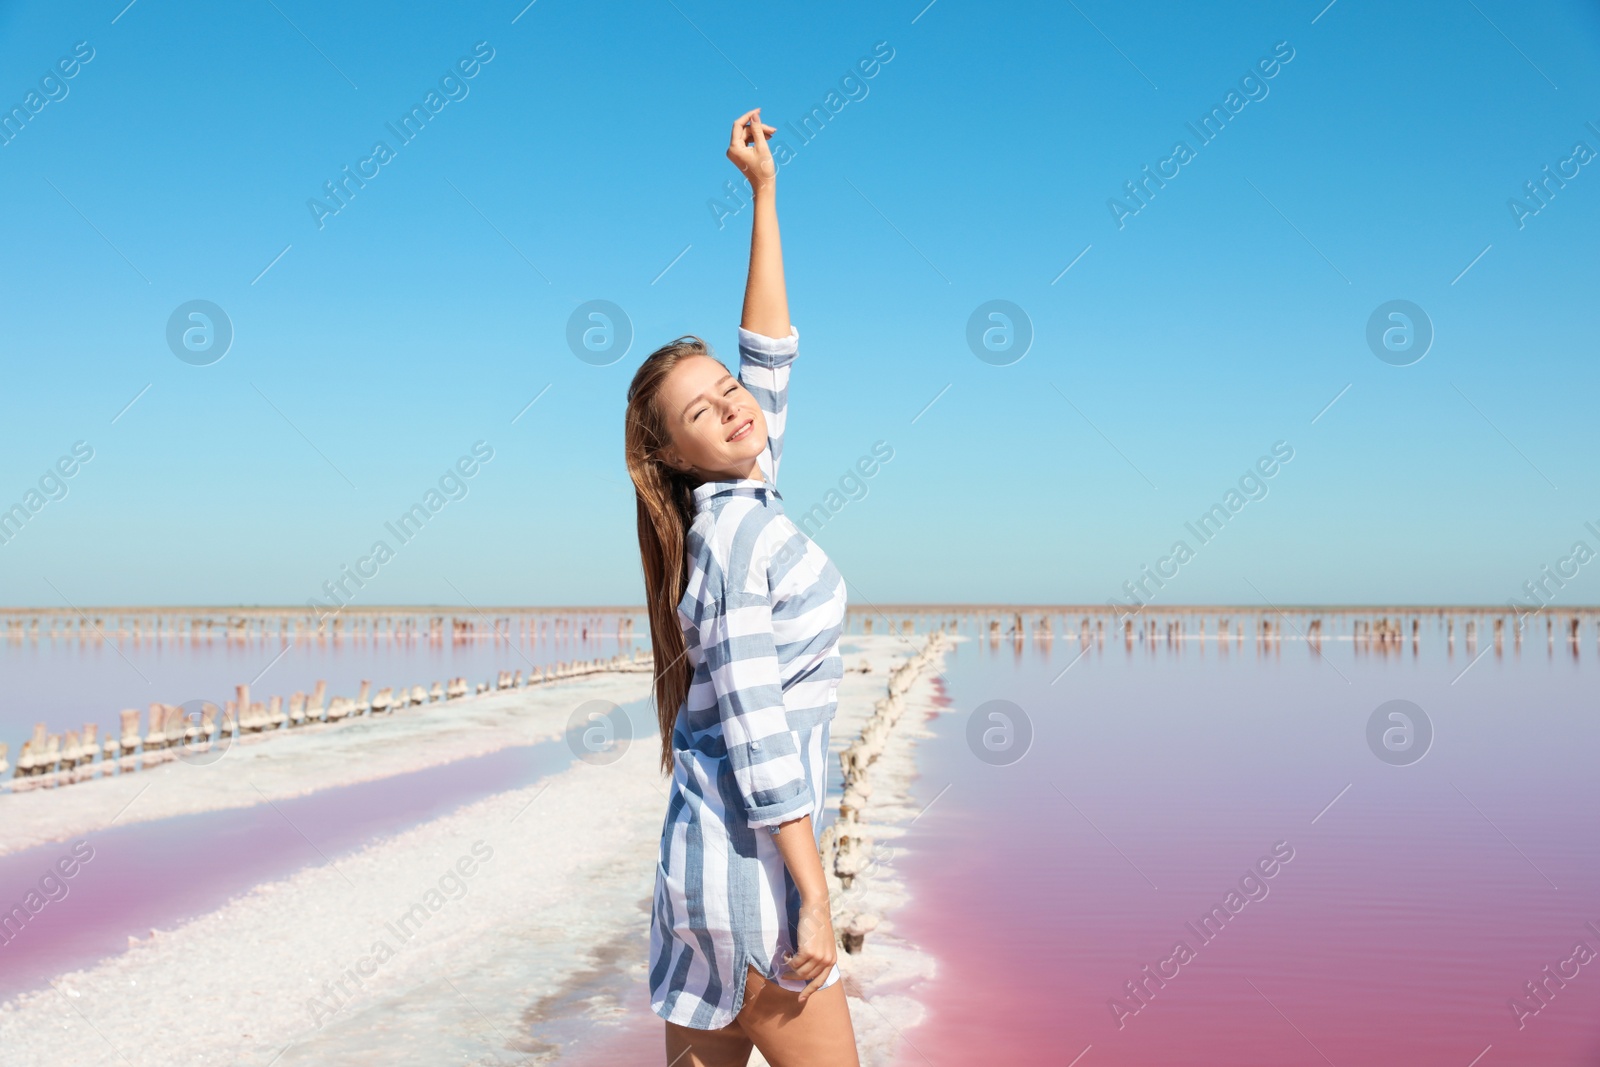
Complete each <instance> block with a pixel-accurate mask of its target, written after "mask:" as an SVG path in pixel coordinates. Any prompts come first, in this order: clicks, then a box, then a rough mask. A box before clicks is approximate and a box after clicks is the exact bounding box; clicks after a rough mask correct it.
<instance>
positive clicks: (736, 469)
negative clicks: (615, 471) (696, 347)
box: [656, 356, 767, 481]
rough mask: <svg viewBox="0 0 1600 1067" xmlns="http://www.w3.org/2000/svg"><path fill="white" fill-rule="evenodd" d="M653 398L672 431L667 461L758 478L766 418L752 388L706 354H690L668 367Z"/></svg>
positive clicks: (714, 474)
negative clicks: (750, 389) (740, 382)
mask: <svg viewBox="0 0 1600 1067" xmlns="http://www.w3.org/2000/svg"><path fill="white" fill-rule="evenodd" d="M656 403H657V404H658V405H660V413H661V416H662V418H663V420H664V421H665V422H666V424H667V430H668V432H669V433H670V434H671V436H672V444H671V447H670V448H668V449H667V450H666V459H667V462H668V463H670V464H671V465H672V466H674V467H676V468H677V469H678V470H681V471H686V472H689V473H693V474H696V475H698V476H699V477H701V478H703V479H705V480H706V481H723V480H728V479H733V478H760V477H761V470H760V468H759V467H758V466H757V465H756V457H757V456H759V455H760V454H761V450H762V449H764V448H766V447H767V420H766V418H765V416H763V415H762V413H761V407H760V405H758V404H757V403H756V398H755V397H753V396H751V395H750V391H749V390H748V389H746V388H745V387H744V386H742V385H740V384H739V380H738V379H737V378H735V377H734V376H733V375H731V374H729V373H728V370H727V368H726V367H724V366H723V365H722V364H721V363H718V362H717V361H716V360H714V359H712V358H710V357H709V356H690V357H689V358H687V359H685V360H683V361H682V362H681V363H679V364H678V365H677V366H675V367H673V368H672V370H671V372H670V373H668V375H667V377H666V380H665V381H663V382H662V383H661V389H660V391H659V392H658V393H657V394H656Z"/></svg>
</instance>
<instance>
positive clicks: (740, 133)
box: [728, 107, 776, 148]
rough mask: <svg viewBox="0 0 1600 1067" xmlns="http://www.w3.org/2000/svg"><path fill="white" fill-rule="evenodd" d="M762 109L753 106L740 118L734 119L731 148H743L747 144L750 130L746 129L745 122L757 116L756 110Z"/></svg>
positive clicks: (730, 141)
mask: <svg viewBox="0 0 1600 1067" xmlns="http://www.w3.org/2000/svg"><path fill="white" fill-rule="evenodd" d="M760 110H761V109H760V108H758V107H753V108H751V109H750V110H749V111H746V112H745V113H744V114H743V115H740V116H739V117H738V118H736V119H734V120H733V136H732V137H731V138H730V140H729V142H728V147H729V148H743V147H744V146H745V144H744V142H745V138H746V137H747V136H748V135H749V133H750V131H749V130H747V129H745V125H744V124H745V123H746V122H748V121H749V120H751V119H753V118H755V117H756V112H758V111H760ZM774 132H776V131H774Z"/></svg>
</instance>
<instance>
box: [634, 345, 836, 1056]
mask: <svg viewBox="0 0 1600 1067" xmlns="http://www.w3.org/2000/svg"><path fill="white" fill-rule="evenodd" d="M799 344H800V331H799V330H798V329H797V328H795V327H794V326H793V325H791V326H790V328H789V336H788V337H786V338H772V337H765V336H762V335H761V334H757V333H752V332H751V331H749V330H746V329H745V328H743V327H740V328H739V380H740V381H741V382H742V383H743V384H744V386H745V388H747V389H748V390H750V392H751V393H752V394H753V395H754V396H755V398H756V402H757V403H758V404H760V405H761V410H762V411H763V412H764V413H765V417H766V421H767V433H768V439H767V447H766V449H764V450H763V451H762V453H761V456H760V457H759V458H758V460H757V463H758V464H759V466H760V468H761V471H762V473H763V474H764V475H765V478H762V479H755V478H741V479H737V480H732V481H720V482H707V483H705V484H704V485H701V486H699V487H698V488H696V489H695V490H694V501H695V509H696V511H695V518H694V523H693V525H692V526H691V527H690V530H689V535H688V538H687V545H686V550H687V552H688V556H689V580H688V584H687V587H686V588H685V590H684V594H683V599H682V600H681V601H680V602H679V604H678V616H679V621H680V622H681V623H682V625H683V629H684V635H685V637H686V640H687V644H688V659H689V662H690V663H692V664H693V666H694V677H693V681H692V682H691V684H690V687H689V695H688V698H687V699H686V700H685V701H684V705H683V707H682V708H680V709H679V711H678V719H677V723H676V724H675V726H674V727H673V733H672V748H673V771H672V783H671V788H670V791H669V801H668V804H667V815H666V821H665V825H664V826H663V828H662V832H661V854H660V860H659V863H658V865H657V868H656V886H655V906H654V910H653V912H652V916H651V922H650V1006H651V1008H652V1009H653V1010H654V1011H655V1013H656V1014H657V1015H659V1016H661V1017H662V1018H664V1019H667V1020H669V1021H671V1022H675V1023H678V1024H680V1025H683V1026H688V1027H693V1028H695V1029H699V1030H715V1029H718V1028H720V1027H723V1026H726V1025H727V1024H728V1023H730V1022H732V1021H733V1019H734V1017H735V1016H737V1015H738V1013H739V1009H740V1008H741V1007H742V1006H743V1005H744V987H745V973H746V972H745V965H746V963H748V964H750V965H752V966H754V967H755V969H756V970H757V971H758V972H759V973H760V974H761V975H763V976H764V977H765V978H766V979H767V980H768V981H771V982H774V983H776V984H777V985H780V986H782V987H783V988H785V989H789V990H794V991H799V990H801V989H804V988H805V986H806V983H805V982H803V981H798V980H796V979H792V978H786V977H780V974H781V972H782V968H783V965H784V964H783V958H784V957H785V956H787V955H789V954H791V953H793V952H794V950H795V942H796V940H797V938H798V927H799V922H800V893H799V891H798V890H797V889H796V888H795V884H794V880H793V879H792V878H791V877H790V876H789V871H788V868H787V867H786V866H785V865H784V862H783V856H782V855H781V854H780V853H779V852H778V850H777V847H776V846H775V845H774V843H773V840H772V834H773V833H774V832H776V830H777V828H778V826H779V825H780V824H782V823H784V822H788V821H790V820H792V819H797V818H800V817H801V816H803V815H807V814H809V815H810V816H811V828H812V832H813V835H814V837H815V838H816V839H817V841H818V843H819V844H820V840H821V833H822V814H823V805H824V803H825V802H826V800H827V778H828V726H829V723H830V722H831V721H832V719H833V715H834V709H835V707H836V706H837V698H838V692H839V680H840V679H841V678H842V677H843V676H844V662H843V659H842V658H841V657H840V655H839V635H840V634H841V632H842V631H843V624H844V616H845V585H844V579H843V577H841V576H840V574H839V572H838V570H837V569H835V568H834V566H833V563H832V562H831V561H830V560H829V559H828V557H827V556H826V555H825V554H824V553H823V551H822V549H820V548H818V547H817V545H816V544H815V543H814V542H812V540H811V539H810V538H808V537H807V536H806V535H805V534H804V533H802V532H801V531H800V529H799V528H798V527H797V526H795V524H794V523H793V522H791V521H790V520H789V518H788V517H787V516H786V515H784V513H783V503H782V498H781V497H779V496H778V492H777V489H776V488H775V486H774V485H773V483H774V482H776V480H777V476H778V461H779V460H780V459H781V458H782V456H783V432H784V420H785V415H786V408H787V406H788V389H789V364H790V363H791V362H792V361H793V360H794V357H795V355H796V354H797V353H798V351H799ZM838 980H839V968H838V965H837V964H835V966H834V968H833V970H832V971H831V972H830V973H829V975H828V978H827V981H826V983H825V985H829V986H831V985H833V984H834V983H835V982H837V981H838Z"/></svg>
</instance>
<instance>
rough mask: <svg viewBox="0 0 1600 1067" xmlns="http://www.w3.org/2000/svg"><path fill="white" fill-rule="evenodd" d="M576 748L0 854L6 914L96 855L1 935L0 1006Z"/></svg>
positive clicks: (525, 775)
mask: <svg viewBox="0 0 1600 1067" xmlns="http://www.w3.org/2000/svg"><path fill="white" fill-rule="evenodd" d="M626 710H627V711H628V713H629V714H630V715H632V717H633V720H634V722H635V724H636V725H642V724H644V723H645V722H646V718H647V716H648V715H649V710H648V708H645V707H644V706H643V705H641V704H634V705H630V706H629V708H628V709H626ZM574 750H575V745H574V744H573V743H571V742H570V740H569V739H566V738H563V739H560V740H555V741H546V742H541V743H539V744H534V745H516V746H513V747H511V748H505V749H501V750H500V751H498V752H491V753H489V754H488V755H484V756H477V757H473V758H471V759H464V760H457V761H455V762H454V763H447V764H442V765H440V766H437V767H428V768H426V769H424V770H419V771H414V772H411V773H409V774H398V775H394V776H393V777H389V778H381V779H377V780H374V781H370V782H360V783H357V784H355V785H348V786H340V787H336V788H332V789H324V790H321V791H320V792H316V793H312V794H309V795H307V796H300V797H289V798H285V799H281V800H278V801H275V802H274V803H273V804H271V805H267V804H259V805H256V806H254V807H249V808H231V809H227V810H224V811H210V812H202V813H199V814H195V815H184V816H178V817H176V818H170V819H160V820H156V821H153V822H142V823H134V824H132V825H128V826H114V827H109V828H107V829H103V830H97V831H95V832H94V833H92V834H87V835H84V836H83V837H80V838H76V839H74V840H73V841H68V842H54V843H51V844H47V845H40V846H38V847H36V848H31V849H26V850H23V851H20V852H14V853H10V854H7V855H4V856H0V907H4V908H5V909H9V908H10V907H11V906H12V905H14V904H16V903H18V902H19V901H21V900H22V899H23V898H24V896H25V895H26V894H27V893H29V892H31V891H39V885H40V880H41V878H43V877H44V876H45V875H47V874H49V873H51V870H52V868H53V867H54V865H55V864H56V862H57V860H59V859H60V858H61V857H63V856H67V855H71V854H72V846H73V844H74V842H84V843H86V844H87V845H88V847H89V849H90V850H92V851H90V852H80V853H78V855H79V856H80V857H81V856H84V855H87V856H89V858H88V860H87V862H84V863H82V864H81V865H80V866H79V867H78V868H77V870H76V872H75V873H74V874H73V875H72V876H71V877H70V878H65V879H57V880H56V883H55V884H58V885H60V886H62V887H63V888H64V889H65V895H60V897H59V899H56V900H52V901H50V903H48V904H46V905H45V906H44V908H43V910H42V911H40V912H39V913H38V915H37V916H35V917H34V918H33V919H32V920H31V921H30V922H29V923H28V924H27V925H26V927H24V928H22V929H21V930H20V931H18V932H16V933H15V934H14V936H9V937H0V1000H5V999H7V998H10V997H12V996H14V995H16V994H18V993H20V992H23V991H25V990H29V989H34V988H38V987H41V986H43V985H45V984H46V983H47V982H48V981H49V979H50V978H51V977H53V976H55V975H58V974H62V973H64V972H66V971H69V970H73V969H76V968H81V967H88V966H90V965H92V964H93V963H95V962H96V961H97V960H100V959H102V958H104V957H106V956H111V955H116V954H118V953H121V952H124V951H126V950H127V947H128V938H129V937H136V938H140V939H143V938H147V937H149V936H150V932H151V930H153V929H160V930H169V929H173V928H176V927H177V926H179V925H181V924H182V923H183V922H185V921H187V920H189V919H192V918H194V917H196V916H199V915H204V914H206V913H208V912H211V911H214V910H215V909H217V908H219V907H221V906H222V905H223V904H225V903H226V902H227V901H228V900H229V899H230V898H231V897H233V896H235V895H238V894H241V893H245V892H248V891H249V890H250V889H251V888H252V887H254V886H256V885H259V884H262V883H264V882H270V881H275V880H278V879H283V878H287V877H289V876H290V875H292V874H294V872H296V871H298V870H300V869H301V868H303V867H307V866H319V865H322V864H326V863H332V864H333V865H334V866H335V868H337V866H338V862H339V858H340V857H341V856H343V855H345V854H346V853H349V852H351V851H354V850H356V849H358V848H360V847H361V846H363V845H365V844H366V843H368V842H369V841H372V840H374V839H377V838H381V837H384V836H387V835H389V834H393V833H398V832H400V831H403V830H405V829H408V828H410V827H412V826H415V825H418V824H419V823H424V822H428V821H430V820H432V819H436V818H440V817H442V816H444V815H447V814H448V813H450V812H451V811H453V810H455V809H456V808H458V807H460V806H461V805H462V804H466V803H469V802H471V801H473V800H477V799H479V798H481V797H485V796H491V795H493V794H495V793H499V792H504V791H506V790H510V789H520V788H523V787H524V786H527V785H529V784H531V783H533V782H535V781H537V780H539V779H541V778H543V777H545V776H546V775H549V774H553V773H556V772H558V771H560V770H563V769H565V768H566V767H567V766H568V765H570V764H571V762H572V760H573V752H574ZM51 891H53V892H55V893H56V894H58V895H59V894H61V893H62V889H60V888H57V889H53V890H51ZM41 895H44V893H43V891H41ZM69 902H70V903H69Z"/></svg>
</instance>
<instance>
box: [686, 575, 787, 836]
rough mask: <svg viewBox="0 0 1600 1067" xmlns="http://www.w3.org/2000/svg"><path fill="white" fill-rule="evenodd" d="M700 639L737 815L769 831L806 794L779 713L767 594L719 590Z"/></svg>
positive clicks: (780, 695) (778, 683) (780, 684)
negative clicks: (739, 803)
mask: <svg viewBox="0 0 1600 1067" xmlns="http://www.w3.org/2000/svg"><path fill="white" fill-rule="evenodd" d="M700 638H701V643H702V647H703V648H704V649H705V656H706V665H707V667H708V668H709V669H710V673H711V684H712V687H713V688H714V689H715V690H716V694H717V714H718V717H719V718H720V719H721V720H722V737H723V741H724V742H725V744H726V746H727V752H728V763H729V766H730V767H732V769H733V776H734V780H735V781H736V782H737V783H738V786H739V795H740V797H742V798H743V801H744V809H745V811H744V814H745V821H746V823H747V824H748V825H749V826H750V827H751V828H765V829H767V830H768V831H769V832H776V831H777V829H778V826H779V824H780V823H784V822H788V821H790V820H792V819H798V818H799V817H800V816H802V815H809V814H811V808H812V803H813V800H814V797H813V796H812V793H811V783H810V781H809V779H808V778H807V777H806V771H805V765H804V764H803V763H802V761H801V759H800V752H799V749H798V747H797V744H796V736H795V733H794V732H793V731H792V730H790V729H789V722H788V719H787V717H786V716H785V715H784V707H783V682H782V678H781V677H780V675H779V673H778V652H777V647H776V645H775V644H774V642H773V637H772V604H771V601H770V599H769V598H768V596H767V595H765V594H762V593H750V592H733V591H729V592H727V593H725V594H724V595H723V596H722V597H720V598H719V599H718V602H717V608H716V610H715V612H714V614H712V615H711V617H709V618H707V619H705V620H704V621H703V622H702V624H701V628H700Z"/></svg>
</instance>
